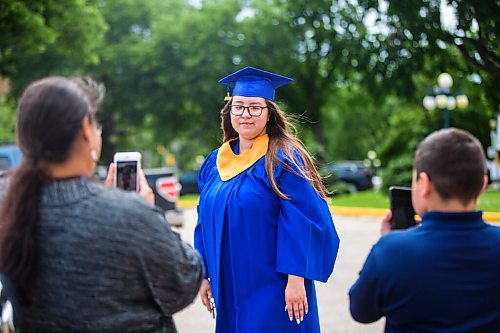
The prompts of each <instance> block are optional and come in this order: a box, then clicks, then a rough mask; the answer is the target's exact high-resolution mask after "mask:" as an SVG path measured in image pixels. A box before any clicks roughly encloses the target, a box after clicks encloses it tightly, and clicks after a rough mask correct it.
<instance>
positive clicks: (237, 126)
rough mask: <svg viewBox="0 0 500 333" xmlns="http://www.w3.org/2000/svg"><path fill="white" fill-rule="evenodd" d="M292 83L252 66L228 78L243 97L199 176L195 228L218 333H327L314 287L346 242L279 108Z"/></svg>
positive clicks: (228, 110)
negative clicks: (277, 98)
mask: <svg viewBox="0 0 500 333" xmlns="http://www.w3.org/2000/svg"><path fill="white" fill-rule="evenodd" d="M290 81H292V80H291V79H289V78H287V77H284V76H281V75H277V74H274V73H270V72H266V71H263V70H260V69H256V68H252V67H246V68H244V69H242V70H240V71H237V72H235V73H233V74H231V75H229V76H227V77H225V78H223V79H222V80H220V81H219V82H221V83H223V84H226V85H227V86H228V93H229V89H230V88H231V87H234V88H233V97H230V98H229V101H228V102H227V104H226V105H225V106H224V107H223V109H222V111H221V118H222V119H221V120H222V129H223V132H224V138H223V141H224V144H223V145H222V146H221V147H220V148H218V149H216V150H214V151H213V152H212V153H210V154H209V155H208V156H207V158H206V159H205V161H204V163H203V165H202V167H201V169H200V171H199V176H198V184H199V188H200V201H199V206H198V223H197V226H196V229H195V247H196V248H197V249H198V250H199V251H200V253H201V255H202V258H203V259H204V261H205V267H207V272H206V276H205V278H206V279H205V280H204V281H203V282H202V287H201V288H200V297H201V300H202V303H203V304H204V305H205V307H206V308H207V310H208V311H211V308H213V307H214V306H215V307H216V310H217V320H216V332H218V333H254V332H259V333H266V332H267V333H270V332H273V333H276V332H280V333H281V332H283V333H285V332H304V333H305V332H307V333H316V332H319V331H320V327H319V317H318V308H317V304H316V294H315V289H314V282H313V280H319V281H323V282H325V281H326V280H327V279H328V277H329V276H330V274H331V273H332V270H333V266H334V263H335V259H336V255H337V250H338V246H339V239H338V236H337V233H336V231H335V227H334V224H333V221H332V217H331V214H330V211H329V209H328V205H327V202H326V200H325V199H326V195H325V193H326V191H325V188H324V186H323V184H322V182H321V178H320V176H319V175H318V172H317V170H316V168H315V166H314V163H313V161H312V159H311V157H310V156H309V154H308V153H307V151H306V150H305V149H304V148H303V146H302V145H301V143H300V142H299V140H298V139H297V138H296V137H295V136H294V135H293V134H291V132H290V126H291V124H290V123H289V121H288V120H287V118H286V116H285V113H284V112H283V111H282V110H280V109H279V107H278V105H277V104H276V103H275V102H274V94H275V89H276V88H277V87H279V86H282V85H284V84H286V83H289V82H290ZM209 279H210V280H209ZM212 297H213V299H214V300H213V301H212ZM213 302H214V303H215V304H213Z"/></svg>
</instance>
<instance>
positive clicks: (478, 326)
mask: <svg viewBox="0 0 500 333" xmlns="http://www.w3.org/2000/svg"><path fill="white" fill-rule="evenodd" d="M486 186H487V178H486V158H485V156H484V152H483V149H482V147H481V144H480V143H479V141H478V140H477V139H476V138H475V137H473V136H472V135H471V134H470V133H468V132H466V131H463V130H460V129H456V128H450V129H443V130H440V131H437V132H434V133H432V134H430V135H429V136H428V137H427V138H425V140H424V141H423V142H422V143H421V144H420V146H419V147H418V149H417V152H416V155H415V161H414V170H413V181H412V202H413V206H414V208H415V211H416V213H417V214H419V215H420V216H421V217H422V221H421V224H420V225H419V226H415V227H412V228H410V229H407V230H402V231H392V232H390V231H391V229H390V224H389V221H390V219H391V214H390V212H389V213H388V214H387V215H386V216H385V218H384V219H383V221H382V235H385V236H383V237H382V238H380V240H379V241H378V242H377V243H376V244H375V245H374V246H373V248H372V250H371V252H370V254H369V255H368V258H367V259H366V262H365V264H364V267H363V269H362V270H361V272H360V274H359V278H358V280H357V281H356V283H355V284H354V285H353V286H352V287H351V290H350V291H349V295H350V309H351V314H352V316H353V318H354V319H355V320H356V321H359V322H362V323H371V322H374V321H376V320H378V319H379V318H381V317H382V316H385V318H386V327H385V332H388V333H389V332H450V333H451V332H453V333H460V332H482V333H483V332H484V333H494V332H500V288H499V281H500V257H499V256H500V228H499V227H497V226H492V225H490V224H488V223H486V222H485V221H484V220H483V218H482V212H481V211H478V210H476V203H477V199H478V197H479V196H480V195H481V194H482V193H483V191H484V190H485V188H486Z"/></svg>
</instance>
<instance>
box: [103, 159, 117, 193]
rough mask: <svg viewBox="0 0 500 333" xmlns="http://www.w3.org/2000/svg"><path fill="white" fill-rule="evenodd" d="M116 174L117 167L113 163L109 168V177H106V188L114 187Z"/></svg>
mask: <svg viewBox="0 0 500 333" xmlns="http://www.w3.org/2000/svg"><path fill="white" fill-rule="evenodd" d="M115 173H116V166H115V164H114V163H111V164H110V165H109V168H108V175H107V176H106V180H105V181H104V184H105V185H106V186H109V187H113V186H114V182H115V181H114V179H115Z"/></svg>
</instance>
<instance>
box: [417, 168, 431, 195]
mask: <svg viewBox="0 0 500 333" xmlns="http://www.w3.org/2000/svg"><path fill="white" fill-rule="evenodd" d="M418 179H419V181H420V194H421V196H422V197H424V198H428V197H429V195H430V194H431V192H432V190H433V189H434V186H433V185H432V182H431V179H430V178H429V175H427V173H425V172H421V173H419V174H418Z"/></svg>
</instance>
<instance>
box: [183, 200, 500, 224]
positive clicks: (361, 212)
mask: <svg viewBox="0 0 500 333" xmlns="http://www.w3.org/2000/svg"><path fill="white" fill-rule="evenodd" d="M197 204H198V202H197V201H195V200H186V201H178V202H177V206H178V207H179V208H196V205H197ZM330 211H331V212H332V213H333V214H341V215H346V216H367V217H382V216H384V215H385V213H386V212H387V209H383V208H362V207H340V206H330ZM483 218H484V220H485V221H487V222H490V223H500V212H483Z"/></svg>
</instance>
